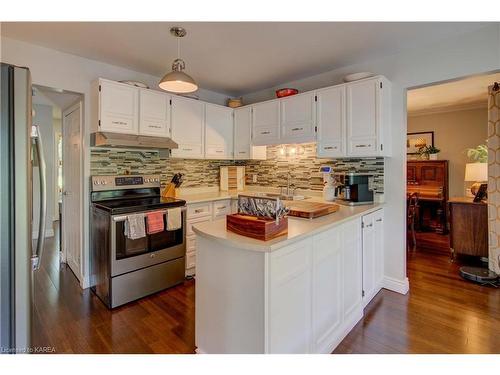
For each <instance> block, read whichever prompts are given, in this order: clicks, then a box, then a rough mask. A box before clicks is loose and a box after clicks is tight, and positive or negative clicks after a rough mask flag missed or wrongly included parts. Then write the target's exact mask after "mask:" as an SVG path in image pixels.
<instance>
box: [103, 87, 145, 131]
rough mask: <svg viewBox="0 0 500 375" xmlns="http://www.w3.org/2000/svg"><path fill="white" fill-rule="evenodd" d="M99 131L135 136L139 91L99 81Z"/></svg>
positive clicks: (137, 120)
mask: <svg viewBox="0 0 500 375" xmlns="http://www.w3.org/2000/svg"><path fill="white" fill-rule="evenodd" d="M99 100H100V103H99V121H100V124H99V130H101V131H109V132H115V133H126V134H137V133H138V131H139V89H138V88H137V87H134V86H130V85H126V84H123V83H118V82H112V81H107V80H100V81H99Z"/></svg>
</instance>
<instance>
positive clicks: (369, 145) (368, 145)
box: [355, 144, 372, 148]
mask: <svg viewBox="0 0 500 375" xmlns="http://www.w3.org/2000/svg"><path fill="white" fill-rule="evenodd" d="M355 147H358V148H360V147H372V145H371V144H367V145H356V146H355Z"/></svg>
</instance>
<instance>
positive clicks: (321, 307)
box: [312, 228, 343, 353]
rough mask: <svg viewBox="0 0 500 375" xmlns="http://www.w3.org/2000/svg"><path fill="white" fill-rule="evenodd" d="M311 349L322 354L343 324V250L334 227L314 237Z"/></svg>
mask: <svg viewBox="0 0 500 375" xmlns="http://www.w3.org/2000/svg"><path fill="white" fill-rule="evenodd" d="M312 256H313V281H312V290H313V300H312V301H313V307H312V322H313V326H312V330H313V331H312V335H313V351H314V352H315V353H324V352H325V351H326V350H328V349H329V347H330V345H331V341H332V340H334V339H335V337H337V335H338V332H336V331H337V329H338V328H339V327H340V325H341V323H342V288H343V285H342V272H343V270H342V249H341V241H340V232H339V229H338V228H334V229H332V230H329V231H327V232H324V233H322V234H320V235H318V236H316V237H315V238H314V240H313V255H312Z"/></svg>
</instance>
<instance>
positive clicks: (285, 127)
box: [280, 92, 316, 143]
mask: <svg viewBox="0 0 500 375" xmlns="http://www.w3.org/2000/svg"><path fill="white" fill-rule="evenodd" d="M315 107H316V106H315V93H314V92H308V93H305V94H300V95H293V96H290V97H287V98H284V99H280V123H281V141H282V142H283V143H304V142H314V141H315V140H316V132H315V130H314V127H315V126H316V108H315Z"/></svg>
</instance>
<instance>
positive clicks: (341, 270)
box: [266, 219, 363, 353]
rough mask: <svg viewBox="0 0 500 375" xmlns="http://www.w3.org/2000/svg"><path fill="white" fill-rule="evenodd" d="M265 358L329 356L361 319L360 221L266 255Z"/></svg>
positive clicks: (348, 223)
mask: <svg viewBox="0 0 500 375" xmlns="http://www.w3.org/2000/svg"><path fill="white" fill-rule="evenodd" d="M268 262H269V265H268V270H267V272H268V275H269V285H268V295H267V303H268V325H267V327H268V337H267V350H266V353H330V352H332V351H333V349H335V347H336V346H337V345H338V344H339V343H340V341H341V340H342V339H343V338H344V337H345V335H347V333H348V332H349V331H350V330H351V329H352V327H354V325H355V324H356V323H357V322H358V321H359V320H360V319H361V317H362V316H363V310H362V305H361V298H362V297H361V293H362V286H361V283H362V276H361V274H362V264H361V222H360V219H354V220H352V221H349V222H347V223H345V224H343V225H340V226H338V227H335V228H332V229H330V230H327V231H325V232H323V233H320V234H318V235H316V236H313V237H312V238H309V239H306V240H303V241H300V242H297V243H296V244H293V245H290V246H287V247H285V248H283V249H280V250H276V251H275V252H272V253H270V255H269V259H268Z"/></svg>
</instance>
